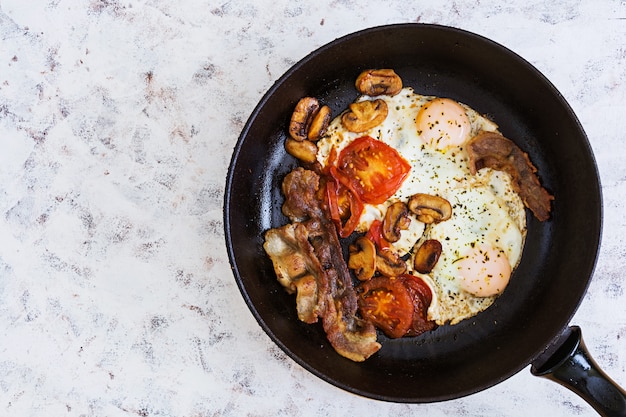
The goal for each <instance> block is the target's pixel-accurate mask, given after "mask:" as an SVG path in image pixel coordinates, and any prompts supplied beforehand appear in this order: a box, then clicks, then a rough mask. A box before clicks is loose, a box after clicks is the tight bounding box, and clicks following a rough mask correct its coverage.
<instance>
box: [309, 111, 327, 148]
mask: <svg viewBox="0 0 626 417" xmlns="http://www.w3.org/2000/svg"><path fill="white" fill-rule="evenodd" d="M331 117H332V114H331V110H330V107H328V106H322V107H320V109H319V111H318V112H317V114H315V116H314V117H313V120H312V121H311V126H309V131H308V132H307V138H308V139H309V140H311V141H313V142H316V141H317V140H318V139H319V138H321V137H322V136H324V134H325V133H326V129H328V125H329V124H330V119H331Z"/></svg>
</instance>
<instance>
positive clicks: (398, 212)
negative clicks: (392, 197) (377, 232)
mask: <svg viewBox="0 0 626 417" xmlns="http://www.w3.org/2000/svg"><path fill="white" fill-rule="evenodd" d="M409 224H411V219H410V217H409V209H408V208H407V206H406V204H404V203H403V202H401V201H397V202H395V203H393V204H392V205H390V206H389V208H388V209H387V212H386V213H385V218H384V219H383V230H382V232H383V237H384V238H385V239H386V240H388V241H389V242H397V241H398V240H400V231H401V230H406V229H408V228H409Z"/></svg>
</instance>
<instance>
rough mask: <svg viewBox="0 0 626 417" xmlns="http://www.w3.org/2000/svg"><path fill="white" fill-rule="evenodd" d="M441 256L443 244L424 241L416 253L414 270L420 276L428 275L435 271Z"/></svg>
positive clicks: (434, 241) (432, 240)
mask: <svg viewBox="0 0 626 417" xmlns="http://www.w3.org/2000/svg"><path fill="white" fill-rule="evenodd" d="M439 255H441V242H439V241H438V240H435V239H429V240H426V241H424V243H422V244H421V246H420V247H419V248H418V249H417V252H415V259H413V268H414V269H415V270H416V271H417V272H419V273H420V274H428V273H429V272H430V271H432V270H433V268H434V267H435V265H436V264H437V261H438V260H439Z"/></svg>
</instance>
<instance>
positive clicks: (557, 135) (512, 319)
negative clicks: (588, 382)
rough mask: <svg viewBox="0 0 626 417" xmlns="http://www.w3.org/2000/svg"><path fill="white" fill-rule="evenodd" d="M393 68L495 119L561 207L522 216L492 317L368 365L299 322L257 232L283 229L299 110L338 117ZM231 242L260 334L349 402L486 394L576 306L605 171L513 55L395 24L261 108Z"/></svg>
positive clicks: (540, 79)
mask: <svg viewBox="0 0 626 417" xmlns="http://www.w3.org/2000/svg"><path fill="white" fill-rule="evenodd" d="M367 68H394V69H395V70H396V72H397V73H398V74H399V75H400V76H401V77H402V79H403V82H404V85H405V86H412V87H413V88H414V89H415V91H416V92H418V93H420V94H427V95H436V96H441V97H450V98H453V99H455V100H458V101H461V102H464V103H466V104H468V105H470V106H471V107H473V108H474V109H476V110H477V111H479V112H480V113H483V114H485V115H487V116H488V117H489V118H491V119H493V120H494V121H495V122H496V123H498V125H499V126H500V130H501V131H502V132H503V134H504V135H505V136H507V137H509V138H510V139H512V140H514V141H515V142H516V143H517V144H518V145H519V146H520V147H521V148H522V149H523V150H525V151H526V152H527V153H528V154H529V156H530V158H531V160H532V161H533V163H534V165H535V166H536V167H537V168H538V172H539V176H540V179H541V181H542V183H543V185H544V187H546V188H547V189H548V190H549V191H550V192H551V193H552V194H553V195H554V196H555V201H554V205H553V212H552V218H551V219H550V220H549V221H547V222H544V223H540V222H538V221H536V220H535V219H534V217H532V216H530V215H529V216H528V217H527V219H528V235H527V239H526V245H525V248H524V253H523V257H522V261H521V264H520V266H519V267H518V269H517V270H516V271H515V274H514V275H513V277H512V278H511V282H510V284H509V287H507V290H506V291H505V292H504V294H503V295H502V296H501V297H500V298H499V299H498V300H497V301H496V303H495V304H494V305H492V306H491V307H490V308H489V309H487V310H486V311H485V312H483V313H481V314H479V315H478V316H476V317H474V318H472V319H469V320H465V321H463V322H461V323H459V324H458V325H456V326H441V327H439V328H438V329H437V330H435V331H433V332H430V333H427V334H424V335H421V336H419V337H416V338H405V339H396V340H388V339H386V338H385V337H384V336H382V335H381V336H380V341H381V343H382V344H383V348H382V349H381V350H380V351H379V352H378V353H377V354H375V355H374V356H373V357H371V358H370V359H368V360H367V361H365V362H364V363H354V362H351V361H349V360H347V359H344V358H342V357H341V356H339V355H338V354H336V353H335V352H334V350H333V349H332V347H331V346H330V345H329V344H328V342H327V340H326V336H325V334H324V332H323V330H322V328H321V325H307V324H304V323H301V322H299V321H298V319H297V317H296V311H295V298H294V297H293V296H290V295H288V294H286V292H285V291H284V290H283V289H282V287H280V285H279V284H278V282H277V281H276V278H275V275H274V271H273V269H272V265H271V262H270V260H269V259H268V258H267V256H266V255H265V253H264V251H263V248H262V244H263V233H264V232H265V231H266V230H267V229H269V228H271V227H278V226H281V225H283V224H285V223H286V222H287V219H286V218H285V217H283V215H282V214H281V211H280V207H281V205H282V201H283V198H282V195H281V193H280V184H281V182H282V178H283V177H284V175H285V174H286V173H287V172H289V171H290V170H291V169H293V168H294V167H295V166H297V162H296V161H295V160H294V159H293V158H291V157H290V156H289V155H287V154H286V153H285V150H284V146H283V142H284V140H285V137H286V136H285V134H286V126H287V123H288V121H289V117H290V115H291V112H292V110H293V107H294V105H295V103H296V102H297V101H298V100H299V99H300V98H301V97H303V96H305V95H312V96H315V97H317V98H318V99H320V101H321V102H323V103H325V104H328V105H329V106H330V107H331V108H332V110H333V114H335V115H336V114H338V113H339V112H340V111H341V110H342V109H344V108H345V107H346V106H347V104H348V103H350V102H351V101H353V100H354V99H355V98H356V97H357V92H356V90H355V88H354V80H355V78H356V76H357V75H358V74H359V73H360V72H361V71H362V70H364V69H367ZM224 208H225V213H224V216H225V217H224V220H225V232H226V243H227V249H228V253H229V257H230V261H231V264H232V267H233V272H234V275H235V279H236V281H237V284H238V286H239V288H240V290H241V292H242V295H243V296H244V298H245V300H246V302H247V304H248V306H249V307H250V310H251V311H252V313H253V314H254V316H255V317H256V319H257V320H258V322H259V324H260V325H261V326H262V327H263V329H264V330H265V331H266V332H267V333H268V335H269V336H270V337H271V338H272V339H273V340H274V342H276V343H277V344H278V345H279V346H280V347H281V348H282V349H283V350H284V351H285V352H286V353H287V354H288V355H289V356H290V357H291V358H293V360H295V361H296V362H298V363H299V364H301V365H302V366H303V367H305V368H306V369H308V370H309V371H310V372H312V373H314V374H315V375H317V376H319V377H320V378H322V379H324V380H326V381H328V382H330V383H332V384H334V385H336V386H338V387H341V388H343V389H346V390H348V391H351V392H354V393H357V394H360V395H364V396H367V397H371V398H376V399H380V400H386V401H396V402H431V401H440V400H447V399H452V398H458V397H461V396H464V395H468V394H471V393H474V392H477V391H480V390H482V389H485V388H488V387H490V386H492V385H494V384H496V383H498V382H500V381H502V380H504V379H506V378H508V377H510V376H511V375H513V374H514V373H516V372H518V371H519V370H520V369H522V368H523V367H525V366H526V365H527V364H528V363H529V362H530V361H531V360H532V359H533V358H534V357H535V356H536V355H537V354H538V353H539V352H541V351H542V350H543V348H544V347H545V346H547V344H548V343H549V342H550V341H551V340H552V339H553V338H554V337H555V335H556V334H558V333H559V332H560V331H561V330H562V329H563V328H564V327H565V326H566V325H567V323H568V322H569V320H570V319H571V317H572V315H573V314H574V312H575V311H576V309H577V307H578V304H579V303H580V300H581V299H582V297H583V295H584V293H585V291H586V288H587V285H588V282H589V279H590V277H591V274H592V272H593V268H594V265H595V260H596V256H597V250H598V246H599V239H600V232H601V230H600V229H601V195H600V185H599V179H598V172H597V168H596V165H595V161H594V158H593V155H592V153H591V148H590V146H589V143H588V141H587V138H586V135H585V133H584V131H583V129H582V127H581V126H580V123H579V122H578V120H577V118H576V116H575V115H574V113H573V112H572V110H571V108H570V107H569V105H568V104H567V103H566V102H565V100H564V99H563V98H562V96H561V95H560V94H559V93H558V91H557V90H556V89H555V88H554V87H553V85H552V84H551V83H550V82H549V81H548V80H547V79H546V78H545V77H544V76H543V75H541V74H540V73H539V72H538V71H537V70H536V69H535V68H533V67H532V66H531V65H530V64H529V63H528V62H526V61H524V60H523V59H522V58H520V57H519V56H517V55H515V54H514V53H512V52H511V51H509V50H508V49H506V48H504V47H502V46H500V45H498V44H496V43H494V42H491V41H489V40H487V39H485V38H482V37H480V36H477V35H474V34H471V33H468V32H465V31H461V30H458V29H453V28H448V27H442V26H436V25H423V24H406V25H391V26H383V27H378V28H373V29H368V30H365V31H362V32H358V33H355V34H351V35H348V36H346V37H344V38H340V39H338V40H336V41H334V42H332V43H330V44H328V45H326V46H324V47H322V48H320V49H319V50H317V51H315V52H313V53H311V54H310V55H309V56H307V57H306V58H304V59H303V60H302V61H300V62H299V63H297V64H296V65H295V66H294V67H293V68H291V69H290V70H289V71H288V72H287V73H286V74H285V75H284V76H283V77H281V78H280V79H279V80H278V81H277V82H276V83H275V85H274V86H273V87H272V88H271V89H270V90H269V91H268V93H267V94H266V95H265V96H264V98H263V99H262V100H261V102H260V103H259V104H258V106H257V107H256V109H255V110H254V112H253V113H252V115H251V116H250V119H249V120H248V122H247V124H246V126H245V128H244V130H243V131H242V133H241V136H240V138H239V141H238V143H237V145H236V147H235V150H234V153H233V157H232V161H231V166H230V169H229V172H228V177H227V185H226V193H225V207H224Z"/></svg>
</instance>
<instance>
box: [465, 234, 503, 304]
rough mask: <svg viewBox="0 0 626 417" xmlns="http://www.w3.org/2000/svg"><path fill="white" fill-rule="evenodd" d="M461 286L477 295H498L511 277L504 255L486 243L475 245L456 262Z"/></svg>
mask: <svg viewBox="0 0 626 417" xmlns="http://www.w3.org/2000/svg"><path fill="white" fill-rule="evenodd" d="M458 273H459V276H460V278H461V280H460V284H461V288H463V289H464V290H465V291H467V292H469V293H471V294H474V295H475V296H477V297H489V296H492V295H498V294H500V293H502V291H504V288H506V285H507V284H508V283H509V278H510V277H511V265H510V264H509V260H508V258H507V257H506V255H505V254H504V253H503V252H502V251H500V250H498V249H496V248H494V247H493V246H491V245H488V244H480V245H475V246H474V247H473V248H470V249H469V250H468V251H467V252H466V253H465V257H464V258H463V259H461V260H460V261H459V262H458Z"/></svg>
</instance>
